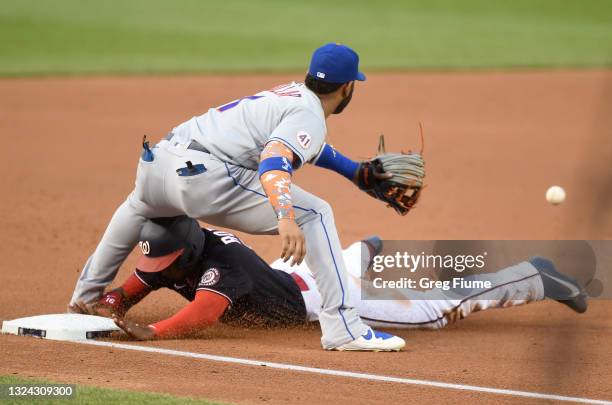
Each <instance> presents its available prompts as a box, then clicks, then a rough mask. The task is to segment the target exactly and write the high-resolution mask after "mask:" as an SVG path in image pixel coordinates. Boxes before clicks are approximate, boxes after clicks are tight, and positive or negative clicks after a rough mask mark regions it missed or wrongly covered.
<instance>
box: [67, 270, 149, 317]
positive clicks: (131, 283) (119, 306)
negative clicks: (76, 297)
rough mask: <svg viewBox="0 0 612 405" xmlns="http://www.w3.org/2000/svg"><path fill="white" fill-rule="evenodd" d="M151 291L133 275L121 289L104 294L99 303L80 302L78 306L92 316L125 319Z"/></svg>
mask: <svg viewBox="0 0 612 405" xmlns="http://www.w3.org/2000/svg"><path fill="white" fill-rule="evenodd" d="M151 291H152V288H151V287H150V286H149V285H147V284H146V283H145V282H144V281H142V280H141V279H140V278H139V277H138V276H137V275H136V273H133V274H132V275H131V276H130V277H128V279H127V280H126V281H125V282H124V283H123V284H122V285H121V286H120V287H118V288H115V289H113V290H110V291H108V292H106V293H104V295H102V297H101V298H100V299H99V300H98V301H96V302H94V303H90V304H85V303H83V302H81V301H79V302H77V305H78V307H79V308H80V310H81V311H82V312H84V313H88V314H90V315H97V316H104V317H107V318H110V317H112V316H113V315H117V316H119V317H123V316H124V315H125V313H126V312H127V311H128V310H129V309H130V308H131V307H133V306H134V305H136V304H137V303H139V302H140V301H141V300H142V299H143V298H144V297H146V296H147V295H148V294H149V293H150V292H151Z"/></svg>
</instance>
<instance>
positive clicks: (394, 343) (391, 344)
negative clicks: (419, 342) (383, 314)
mask: <svg viewBox="0 0 612 405" xmlns="http://www.w3.org/2000/svg"><path fill="white" fill-rule="evenodd" d="M404 346H406V342H405V341H404V339H402V338H401V337H398V336H393V335H390V334H388V333H385V332H379V331H376V330H374V329H371V328H368V331H367V332H366V333H364V334H363V335H361V336H359V337H358V338H357V339H355V340H353V341H352V342H348V343H345V344H343V345H341V346H338V347H332V348H329V349H327V350H339V351H361V352H399V351H400V350H401V349H402V347H404Z"/></svg>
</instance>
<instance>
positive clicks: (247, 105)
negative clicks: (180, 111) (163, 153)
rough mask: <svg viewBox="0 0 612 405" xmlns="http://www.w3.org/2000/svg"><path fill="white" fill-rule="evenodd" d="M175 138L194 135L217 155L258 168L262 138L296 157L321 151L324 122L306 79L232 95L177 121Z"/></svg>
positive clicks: (309, 157) (304, 158)
mask: <svg viewBox="0 0 612 405" xmlns="http://www.w3.org/2000/svg"><path fill="white" fill-rule="evenodd" d="M172 132H173V133H174V140H175V141H176V142H180V143H189V141H192V140H195V141H197V142H199V143H200V144H201V145H202V146H204V147H205V148H206V149H208V150H209V151H210V152H211V153H212V154H213V155H215V156H217V157H219V158H220V159H222V160H224V161H226V162H229V163H233V164H236V165H240V166H243V167H246V168H248V169H252V170H256V169H257V167H258V166H259V155H260V153H261V151H262V150H263V148H264V146H265V144H266V143H267V142H268V141H270V140H273V139H276V140H279V141H281V142H282V143H284V144H285V145H287V146H288V147H289V148H291V150H293V152H294V153H295V155H296V156H297V157H299V159H300V162H299V163H297V162H296V163H297V164H296V166H300V165H302V164H304V163H307V162H310V161H312V160H313V159H314V158H315V157H316V156H317V155H318V154H319V152H320V151H321V148H322V146H323V144H324V142H325V135H326V133H327V128H326V126H325V115H324V112H323V108H322V107H321V102H320V101H319V98H318V97H317V96H316V95H315V94H314V93H313V92H312V91H310V90H309V89H308V88H306V86H304V84H302V83H296V82H292V83H289V84H285V85H281V86H278V87H275V88H274V89H272V90H267V91H262V92H259V93H257V94H255V95H253V96H249V97H244V98H241V99H238V100H234V101H232V102H230V103H227V104H225V105H222V106H220V107H217V108H211V109H210V110H208V112H206V113H205V114H203V115H200V116H198V117H193V118H191V119H190V120H188V121H186V122H184V123H182V124H180V125H179V126H177V127H175V128H174V129H173V130H172Z"/></svg>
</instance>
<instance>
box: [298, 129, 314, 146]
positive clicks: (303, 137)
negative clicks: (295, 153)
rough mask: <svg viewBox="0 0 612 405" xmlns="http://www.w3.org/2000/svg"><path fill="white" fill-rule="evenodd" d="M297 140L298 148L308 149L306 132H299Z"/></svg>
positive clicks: (308, 140)
mask: <svg viewBox="0 0 612 405" xmlns="http://www.w3.org/2000/svg"><path fill="white" fill-rule="evenodd" d="M297 140H298V142H299V144H300V146H301V147H302V148H304V149H308V147H309V146H310V141H311V138H310V135H309V134H308V132H306V131H300V132H298V133H297Z"/></svg>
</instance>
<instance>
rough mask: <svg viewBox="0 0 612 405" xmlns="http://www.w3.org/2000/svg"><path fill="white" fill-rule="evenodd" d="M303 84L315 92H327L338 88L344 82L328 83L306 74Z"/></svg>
mask: <svg viewBox="0 0 612 405" xmlns="http://www.w3.org/2000/svg"><path fill="white" fill-rule="evenodd" d="M304 84H305V85H306V87H308V88H309V89H310V90H312V91H313V92H314V93H316V94H329V93H333V92H334V91H336V90H338V89H339V88H340V87H341V86H342V85H343V84H344V83H330V82H326V81H324V80H321V79H319V78H317V77H314V76H313V75H311V74H307V75H306V78H305V79H304Z"/></svg>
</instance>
